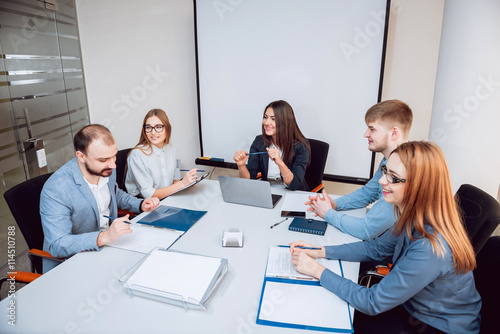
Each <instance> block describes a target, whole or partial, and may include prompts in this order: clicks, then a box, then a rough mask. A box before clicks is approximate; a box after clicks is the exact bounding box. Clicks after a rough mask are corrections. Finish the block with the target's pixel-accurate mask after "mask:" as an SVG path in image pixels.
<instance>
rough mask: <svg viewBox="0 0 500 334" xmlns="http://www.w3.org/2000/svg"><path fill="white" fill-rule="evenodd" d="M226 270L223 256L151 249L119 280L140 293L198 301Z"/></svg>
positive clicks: (200, 303)
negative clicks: (135, 266) (136, 265)
mask: <svg viewBox="0 0 500 334" xmlns="http://www.w3.org/2000/svg"><path fill="white" fill-rule="evenodd" d="M226 270H227V260H226V259H221V258H215V257H208V256H203V255H196V254H187V253H180V252H172V251H166V250H164V249H155V250H153V251H152V252H151V253H150V254H148V255H147V257H146V258H145V259H144V261H143V262H142V263H141V264H140V265H139V266H138V267H137V268H134V270H133V272H132V273H131V274H127V275H126V277H125V278H124V279H123V280H122V282H123V283H125V284H126V286H127V288H128V289H129V290H130V292H131V293H132V294H135V293H136V292H139V294H137V295H139V296H142V297H149V298H152V299H157V300H161V301H164V302H169V301H174V302H179V305H184V306H186V305H187V304H193V305H202V304H203V303H205V301H206V300H207V299H208V297H209V296H210V294H211V293H212V291H213V290H214V289H215V286H216V284H217V282H219V281H220V279H221V278H222V276H224V274H225V272H226ZM187 307H189V305H187Z"/></svg>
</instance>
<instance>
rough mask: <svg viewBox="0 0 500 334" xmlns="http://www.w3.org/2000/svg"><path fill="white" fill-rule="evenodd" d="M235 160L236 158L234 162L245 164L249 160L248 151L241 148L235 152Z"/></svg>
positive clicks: (240, 164)
mask: <svg viewBox="0 0 500 334" xmlns="http://www.w3.org/2000/svg"><path fill="white" fill-rule="evenodd" d="M233 160H234V162H236V164H237V165H238V166H243V165H245V163H246V162H247V160H248V152H247V151H243V150H239V151H238V152H236V153H235V154H234V156H233Z"/></svg>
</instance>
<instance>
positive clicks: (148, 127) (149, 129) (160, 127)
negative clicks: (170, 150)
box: [144, 124, 165, 133]
mask: <svg viewBox="0 0 500 334" xmlns="http://www.w3.org/2000/svg"><path fill="white" fill-rule="evenodd" d="M164 127H165V125H163V124H156V125H155V126H151V125H144V131H145V132H147V133H150V132H152V131H153V129H155V131H156V132H162V131H163V128H164Z"/></svg>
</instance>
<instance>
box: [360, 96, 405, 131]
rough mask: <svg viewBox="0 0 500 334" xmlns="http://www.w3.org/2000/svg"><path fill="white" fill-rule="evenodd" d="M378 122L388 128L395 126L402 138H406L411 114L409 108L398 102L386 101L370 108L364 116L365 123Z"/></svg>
mask: <svg viewBox="0 0 500 334" xmlns="http://www.w3.org/2000/svg"><path fill="white" fill-rule="evenodd" d="M377 120H378V121H380V122H382V123H385V125H386V126H387V127H389V128H393V127H394V126H397V127H398V128H399V129H400V130H401V132H402V133H403V136H404V137H405V138H408V135H409V133H410V129H411V124H412V123H413V113H412V111H411V109H410V107H409V106H408V105H407V104H406V103H404V102H403V101H400V100H386V101H382V102H379V103H377V104H375V105H374V106H372V107H371V108H370V109H368V111H367V112H366V114H365V123H366V124H368V123H370V122H375V121H377Z"/></svg>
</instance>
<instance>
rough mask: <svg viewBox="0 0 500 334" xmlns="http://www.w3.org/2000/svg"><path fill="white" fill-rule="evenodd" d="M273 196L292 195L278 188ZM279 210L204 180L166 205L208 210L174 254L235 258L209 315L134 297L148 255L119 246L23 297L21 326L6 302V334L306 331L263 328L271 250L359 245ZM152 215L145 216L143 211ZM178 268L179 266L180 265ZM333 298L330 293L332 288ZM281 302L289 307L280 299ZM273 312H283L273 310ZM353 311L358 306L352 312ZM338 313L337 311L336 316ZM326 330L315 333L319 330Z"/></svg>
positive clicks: (58, 273) (81, 258)
mask: <svg viewBox="0 0 500 334" xmlns="http://www.w3.org/2000/svg"><path fill="white" fill-rule="evenodd" d="M272 189H273V193H281V194H286V193H287V192H288V190H285V189H283V188H280V187H273V188H272ZM283 201H284V199H283V198H282V199H281V200H280V202H279V203H278V204H277V205H276V207H275V208H274V209H264V208H256V207H249V206H243V205H237V204H230V203H225V202H224V201H223V200H222V196H221V194H220V188H219V184H218V182H217V181H210V180H204V181H203V182H201V183H199V184H198V185H196V186H195V187H191V188H189V189H186V190H185V191H183V192H181V193H178V194H176V195H174V196H171V197H169V198H167V199H165V200H163V201H162V204H165V205H170V206H177V207H181V208H186V209H194V210H207V211H208V212H207V213H206V214H205V216H203V217H202V218H201V219H200V220H199V221H198V222H197V223H196V224H195V225H194V226H193V227H192V228H191V229H190V230H189V231H188V232H186V234H184V235H183V236H182V237H181V238H180V239H179V240H177V242H176V243H175V244H174V245H172V247H171V249H172V250H178V251H184V252H191V253H199V254H203V255H208V256H216V257H223V258H227V259H228V262H229V271H228V273H227V274H226V277H225V278H224V280H223V282H222V284H221V286H220V287H219V288H218V289H217V290H216V291H215V293H214V295H213V296H212V297H211V298H210V299H209V300H208V301H207V304H206V306H207V310H190V311H187V312H186V311H185V310H184V309H183V308H181V307H177V306H174V305H170V304H165V303H161V302H158V301H153V300H149V299H145V298H140V297H130V296H129V295H128V293H127V292H126V290H125V289H124V287H123V286H122V285H121V284H120V283H119V281H118V280H119V278H120V277H121V276H122V275H123V274H124V273H125V272H126V271H127V270H129V269H130V268H131V267H132V266H133V265H134V264H136V263H137V262H138V261H139V260H140V259H141V258H143V257H144V256H145V254H142V253H138V252H132V251H127V250H123V249H118V248H113V247H103V248H102V250H101V251H99V252H83V253H80V254H77V255H75V256H73V257H71V258H70V259H68V260H67V261H65V262H63V263H62V264H61V265H59V266H57V267H56V268H54V269H53V270H51V271H50V272H48V273H47V274H45V275H43V276H42V277H40V278H39V279H37V280H36V281H34V282H32V283H30V284H28V285H27V286H25V287H23V288H22V289H20V290H19V291H17V292H16V297H15V302H16V304H15V305H16V309H15V316H16V322H15V324H16V326H15V327H12V326H10V325H8V323H7V322H8V318H7V315H8V313H9V310H8V309H7V307H9V303H10V300H11V299H10V298H5V299H4V300H2V302H0V309H1V310H2V311H1V312H0V314H2V315H3V316H2V317H1V319H2V320H0V332H1V333H218V334H223V333H246V334H249V333H270V332H272V333H299V332H300V333H306V332H309V331H305V330H298V329H290V328H280V327H270V326H261V325H257V324H256V316H257V310H258V305H259V299H260V294H261V289H262V283H263V280H264V273H265V267H266V262H267V255H268V250H269V247H271V246H276V245H279V244H284V245H286V244H288V243H290V242H292V241H296V240H305V241H307V242H309V243H311V244H314V245H335V244H342V243H349V242H355V241H358V239H357V238H354V237H352V236H349V235H346V234H344V233H342V232H340V231H339V230H337V229H336V228H334V227H332V226H328V228H327V232H326V233H325V235H324V236H317V235H311V234H306V233H299V232H292V231H288V225H289V223H288V222H286V223H283V224H280V225H278V226H277V227H275V228H273V229H270V226H271V225H272V224H274V223H276V222H278V221H280V220H282V219H283V218H281V205H282V204H283ZM143 215H144V213H143ZM229 228H240V229H241V230H243V231H244V246H243V247H242V248H225V247H222V244H221V239H222V232H223V230H228V229H229ZM342 265H343V270H344V276H345V277H347V278H349V279H351V280H353V281H357V277H358V271H359V263H354V262H344V261H343V262H342ZM172 270H175V268H172ZM325 293H330V292H329V291H327V290H325ZM280 302H286V300H284V301H280ZM271 307H279V305H275V306H274V305H272V306H271ZM351 311H352V308H351ZM334 316H336V314H335V313H334V312H332V317H334ZM312 332H314V333H318V332H317V331H311V333H312Z"/></svg>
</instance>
